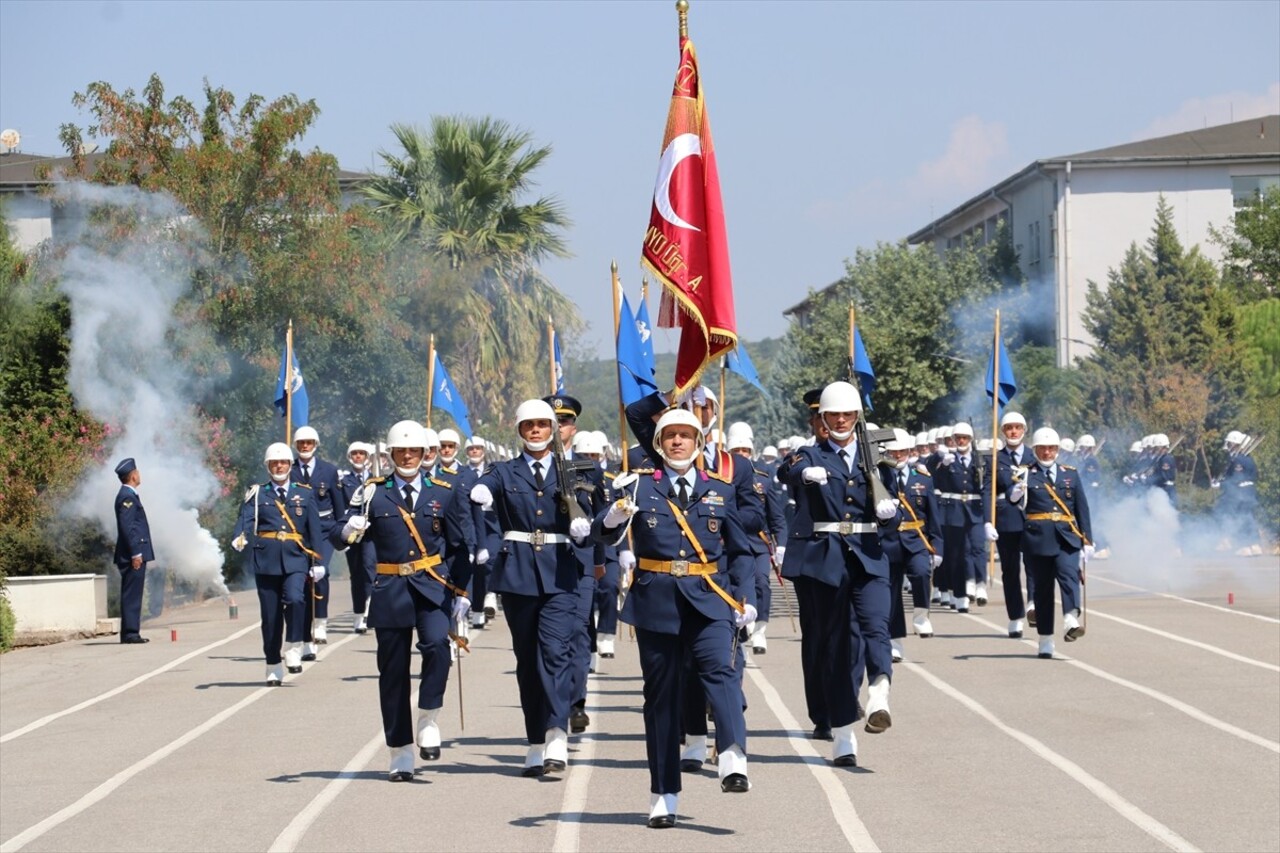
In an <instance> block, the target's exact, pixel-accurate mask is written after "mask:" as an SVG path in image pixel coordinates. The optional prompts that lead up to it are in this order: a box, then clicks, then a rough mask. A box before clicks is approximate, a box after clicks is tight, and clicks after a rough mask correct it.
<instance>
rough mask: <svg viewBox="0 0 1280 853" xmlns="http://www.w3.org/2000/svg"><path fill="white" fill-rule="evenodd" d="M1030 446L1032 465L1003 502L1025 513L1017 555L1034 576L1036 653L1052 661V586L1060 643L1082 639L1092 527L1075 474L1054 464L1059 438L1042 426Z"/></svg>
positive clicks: (1083, 491) (1081, 489)
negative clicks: (1058, 606) (1057, 599)
mask: <svg viewBox="0 0 1280 853" xmlns="http://www.w3.org/2000/svg"><path fill="white" fill-rule="evenodd" d="M1031 446H1032V450H1033V451H1034V452H1035V456H1036V464H1035V465H1033V466H1031V468H1029V469H1028V471H1027V475H1026V477H1025V478H1024V479H1022V480H1019V481H1017V482H1015V483H1013V485H1011V486H1010V487H1009V491H1008V498H1009V502H1010V503H1012V504H1017V505H1019V506H1021V507H1022V509H1023V513H1024V514H1025V520H1026V524H1025V526H1024V528H1023V532H1022V553H1023V555H1024V558H1025V561H1026V565H1027V573H1028V574H1029V575H1031V576H1033V577H1034V578H1035V599H1036V613H1037V617H1036V632H1037V633H1038V634H1039V635H1040V648H1039V655H1040V657H1042V658H1052V657H1053V622H1054V610H1053V588H1054V585H1055V583H1056V585H1057V587H1058V588H1059V589H1060V590H1061V591H1062V612H1063V617H1062V624H1063V627H1064V628H1065V629H1066V633H1065V634H1064V636H1063V639H1065V640H1066V641H1067V642H1072V641H1074V640H1077V639H1079V638H1080V637H1081V636H1083V635H1084V628H1083V627H1082V626H1081V624H1080V601H1081V599H1080V581H1081V576H1082V574H1083V572H1084V565H1085V563H1086V562H1088V560H1089V558H1090V557H1091V556H1093V544H1092V527H1091V526H1090V521H1089V502H1088V500H1087V499H1086V498H1085V490H1084V483H1083V481H1082V480H1081V479H1080V472H1079V471H1077V470H1076V469H1075V468H1072V467H1071V466H1069V465H1059V464H1058V434H1057V433H1056V432H1054V431H1053V430H1051V429H1049V428H1047V427H1042V428H1040V429H1038V430H1036V432H1035V435H1034V436H1033V437H1032V442H1031Z"/></svg>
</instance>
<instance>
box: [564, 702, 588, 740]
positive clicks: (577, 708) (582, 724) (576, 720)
mask: <svg viewBox="0 0 1280 853" xmlns="http://www.w3.org/2000/svg"><path fill="white" fill-rule="evenodd" d="M589 725H591V717H590V716H588V715H587V711H586V709H585V708H583V707H582V706H581V705H574V706H573V710H571V711H570V712H569V731H570V732H572V733H573V734H581V733H582V732H585V731H586V730H587V726H589Z"/></svg>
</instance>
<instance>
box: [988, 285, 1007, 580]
mask: <svg viewBox="0 0 1280 853" xmlns="http://www.w3.org/2000/svg"><path fill="white" fill-rule="evenodd" d="M991 366H992V371H993V372H992V374H991V526H992V527H995V526H996V481H997V480H999V479H1000V476H999V475H1000V465H999V453H1000V451H999V449H998V446H997V444H996V442H997V441H999V439H1000V309H999V308H997V309H996V335H995V339H994V340H993V341H992V349H991ZM995 573H996V543H994V542H990V541H988V542H987V580H989V581H990V582H991V583H995ZM1000 574H1001V575H1003V574H1004V564H1003V563H1001V564H1000Z"/></svg>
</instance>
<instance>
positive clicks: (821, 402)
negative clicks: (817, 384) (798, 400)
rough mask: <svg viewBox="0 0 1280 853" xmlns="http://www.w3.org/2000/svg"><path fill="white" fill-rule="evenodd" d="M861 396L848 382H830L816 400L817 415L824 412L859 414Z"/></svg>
mask: <svg viewBox="0 0 1280 853" xmlns="http://www.w3.org/2000/svg"><path fill="white" fill-rule="evenodd" d="M861 411H862V396H861V395H860V394H859V393H858V389H857V388H854V387H853V386H852V385H850V384H849V383H848V382H832V383H831V384H830V385H828V386H827V387H825V388H823V389H822V396H821V397H819V398H818V414H824V413H826V412H861Z"/></svg>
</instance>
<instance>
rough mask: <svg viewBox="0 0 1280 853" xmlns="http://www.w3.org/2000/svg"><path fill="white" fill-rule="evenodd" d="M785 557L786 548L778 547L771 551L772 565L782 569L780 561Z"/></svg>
mask: <svg viewBox="0 0 1280 853" xmlns="http://www.w3.org/2000/svg"><path fill="white" fill-rule="evenodd" d="M786 556H787V546H786V545H779V546H778V547H777V548H774V549H773V564H774V565H775V566H777V567H778V568H782V561H783V559H784V558H785V557H786Z"/></svg>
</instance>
